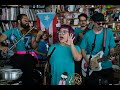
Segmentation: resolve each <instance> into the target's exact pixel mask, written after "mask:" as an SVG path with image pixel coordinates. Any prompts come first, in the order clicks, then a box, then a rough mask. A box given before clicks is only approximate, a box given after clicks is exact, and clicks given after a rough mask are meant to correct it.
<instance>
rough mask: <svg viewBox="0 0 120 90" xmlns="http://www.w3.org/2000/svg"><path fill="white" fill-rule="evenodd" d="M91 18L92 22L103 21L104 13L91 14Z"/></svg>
mask: <svg viewBox="0 0 120 90" xmlns="http://www.w3.org/2000/svg"><path fill="white" fill-rule="evenodd" d="M91 19H92V20H93V21H94V22H104V21H105V18H104V15H103V14H102V13H96V14H93V15H92V16H91Z"/></svg>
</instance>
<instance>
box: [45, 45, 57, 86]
mask: <svg viewBox="0 0 120 90" xmlns="http://www.w3.org/2000/svg"><path fill="white" fill-rule="evenodd" d="M55 49H56V47H54V48H53V50H52V52H51V53H50V55H48V57H47V61H46V64H45V68H44V81H43V85H50V83H51V77H52V76H51V66H50V62H49V60H50V57H51V55H52V54H53V52H54V50H55Z"/></svg>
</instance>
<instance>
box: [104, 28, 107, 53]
mask: <svg viewBox="0 0 120 90" xmlns="http://www.w3.org/2000/svg"><path fill="white" fill-rule="evenodd" d="M103 33H104V34H103V52H105V45H106V33H107V32H106V27H105V28H104V32H103Z"/></svg>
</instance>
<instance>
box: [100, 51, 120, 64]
mask: <svg viewBox="0 0 120 90" xmlns="http://www.w3.org/2000/svg"><path fill="white" fill-rule="evenodd" d="M117 55H119V53H114V54H112V55H108V56H103V57H102V58H100V59H98V62H101V61H103V60H107V59H110V57H115V56H117Z"/></svg>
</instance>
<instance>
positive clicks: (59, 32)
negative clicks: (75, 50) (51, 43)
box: [57, 31, 68, 35]
mask: <svg viewBox="0 0 120 90" xmlns="http://www.w3.org/2000/svg"><path fill="white" fill-rule="evenodd" d="M57 33H58V34H59V35H60V34H66V33H68V31H62V32H61V31H58V32H57Z"/></svg>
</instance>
